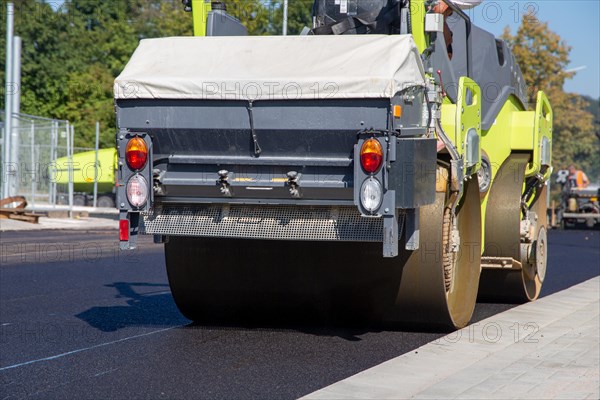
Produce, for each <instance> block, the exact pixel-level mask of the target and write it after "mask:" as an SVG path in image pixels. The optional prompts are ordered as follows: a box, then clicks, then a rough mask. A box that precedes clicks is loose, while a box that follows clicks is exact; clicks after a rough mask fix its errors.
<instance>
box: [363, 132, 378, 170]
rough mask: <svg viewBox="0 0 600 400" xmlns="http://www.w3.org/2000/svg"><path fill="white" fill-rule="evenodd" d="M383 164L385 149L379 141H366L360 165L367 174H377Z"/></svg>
mask: <svg viewBox="0 0 600 400" xmlns="http://www.w3.org/2000/svg"><path fill="white" fill-rule="evenodd" d="M382 162H383V148H382V147H381V143H379V140H377V139H373V138H371V139H369V140H366V141H365V142H364V143H363V145H362V147H361V149H360V165H361V166H362V167H363V169H364V170H365V172H367V173H369V174H372V173H375V172H376V171H377V170H378V169H379V167H381V163H382Z"/></svg>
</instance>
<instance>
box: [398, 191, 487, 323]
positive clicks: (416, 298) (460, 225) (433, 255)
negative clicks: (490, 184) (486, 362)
mask: <svg viewBox="0 0 600 400" xmlns="http://www.w3.org/2000/svg"><path fill="white" fill-rule="evenodd" d="M448 197H449V196H448V194H447V193H437V194H436V202H435V203H434V204H433V205H430V206H425V207H422V208H421V210H420V246H419V249H418V250H416V251H413V252H411V254H409V257H408V260H407V262H406V265H405V266H404V269H403V272H402V278H401V283H400V289H399V291H398V296H397V299H396V315H395V318H394V319H396V320H397V321H399V322H402V323H416V324H425V325H437V326H443V327H446V328H448V327H449V328H462V327H464V326H466V325H467V324H468V323H469V321H470V320H471V316H472V315H473V310H474V308H475V303H476V300H477V291H478V287H479V275H480V272H481V208H480V201H479V187H478V184H477V179H471V180H469V181H468V182H466V183H465V191H464V194H463V198H462V199H461V201H460V203H459V205H458V207H457V209H456V214H455V215H454V214H453V213H452V211H451V209H450V208H449V206H450V204H449V200H448Z"/></svg>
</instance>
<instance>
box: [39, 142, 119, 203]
mask: <svg viewBox="0 0 600 400" xmlns="http://www.w3.org/2000/svg"><path fill="white" fill-rule="evenodd" d="M72 162H73V191H74V194H73V205H76V206H91V205H93V202H94V198H93V193H94V176H95V175H94V174H95V169H94V165H95V164H96V152H95V151H86V152H82V153H76V154H74V155H73V161H72ZM116 170H117V151H116V149H100V150H99V151H98V199H97V204H96V205H97V206H98V207H106V208H113V207H115V204H116V203H115V196H116V190H115V171H116ZM50 173H51V174H52V177H53V178H52V179H53V180H54V181H55V182H56V183H57V184H59V185H65V186H66V185H67V184H68V183H69V157H62V158H58V159H56V160H55V161H54V163H52V165H51V171H50ZM57 200H58V203H59V204H67V203H68V201H69V200H68V198H67V195H62V196H61V195H59V198H58V199H57Z"/></svg>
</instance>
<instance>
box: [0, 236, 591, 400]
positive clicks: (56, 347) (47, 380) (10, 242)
mask: <svg viewBox="0 0 600 400" xmlns="http://www.w3.org/2000/svg"><path fill="white" fill-rule="evenodd" d="M116 237H117V236H116V232H112V231H108V232H107V231H104V232H93V231H91V232H58V231H56V232H18V233H2V234H1V239H2V240H1V245H0V250H1V252H0V262H1V265H0V398H1V399H12V398H73V399H87V398H90V399H109V398H114V399H125V398H131V399H135V398H143V399H159V398H178V399H179V398H207V399H213V398H215V399H217V398H223V399H250V398H253V399H256V398H258V399H267V398H276V399H291V398H297V397H299V396H301V395H304V394H308V393H310V392H312V391H314V390H317V389H319V388H322V387H324V386H326V385H329V384H331V383H334V382H336V381H338V380H340V379H343V378H346V377H348V376H350V375H353V374H355V373H357V372H359V371H362V370H364V369H367V368H370V367H372V366H374V365H377V364H379V363H381V362H383V361H386V360H389V359H391V358H394V357H397V356H399V355H401V354H403V353H406V352H409V351H411V350H414V349H416V348H417V347H419V346H421V345H423V344H426V343H428V342H430V341H432V340H435V339H436V338H439V337H440V336H442V335H443V333H439V332H438V333H423V332H399V331H393V330H388V329H386V328H383V327H362V328H361V327H343V326H342V327H340V326H337V327H324V326H322V325H321V326H319V325H316V326H314V325H313V326H289V325H287V326H277V323H276V322H274V323H273V325H272V326H269V327H266V326H262V327H248V326H235V321H232V324H231V325H232V326H220V327H218V326H217V327H215V326H197V325H190V324H189V321H188V320H186V319H185V318H183V317H182V316H181V315H180V314H179V313H178V311H177V308H176V306H175V304H174V303H173V299H172V297H171V295H170V292H169V287H168V285H167V277H166V273H165V266H164V259H163V251H162V246H159V245H154V244H152V243H151V242H150V241H149V240H147V239H144V240H143V242H142V244H141V249H140V251H137V252H135V253H119V252H118V250H116V248H117V243H116V241H115V239H116ZM549 242H550V254H549V267H548V270H549V272H548V276H547V279H546V282H545V285H544V289H543V295H549V294H551V293H554V292H556V291H560V290H563V289H566V288H568V287H570V286H572V285H575V284H577V283H580V282H583V281H585V280H587V279H589V278H592V277H595V276H597V275H599V273H600V271H599V269H600V250H599V249H600V232H599V231H552V232H550V234H549ZM509 307H512V305H506V304H478V305H477V308H476V311H475V318H474V320H475V321H477V320H481V319H483V318H487V317H489V316H491V315H494V314H496V313H498V312H501V311H503V310H506V309H508V308H509Z"/></svg>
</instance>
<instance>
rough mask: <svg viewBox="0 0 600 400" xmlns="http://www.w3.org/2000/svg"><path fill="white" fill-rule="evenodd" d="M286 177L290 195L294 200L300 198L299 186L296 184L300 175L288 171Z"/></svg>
mask: <svg viewBox="0 0 600 400" xmlns="http://www.w3.org/2000/svg"><path fill="white" fill-rule="evenodd" d="M286 176H287V178H288V181H287V185H288V186H289V187H290V194H291V195H292V197H293V198H295V199H299V198H301V197H302V192H301V191H300V184H299V183H298V180H299V179H300V174H299V173H298V172H296V171H289V172H288V173H287V174H286Z"/></svg>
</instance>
